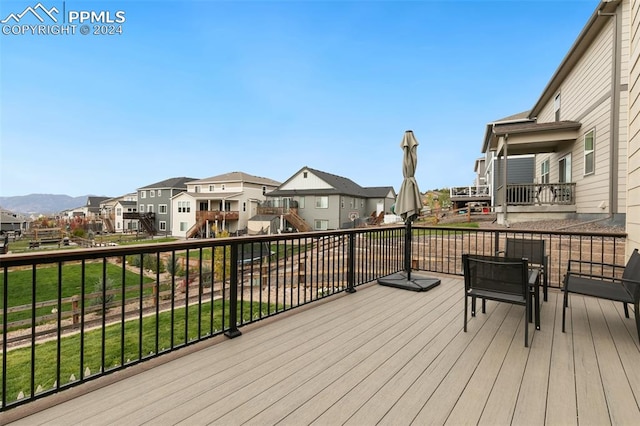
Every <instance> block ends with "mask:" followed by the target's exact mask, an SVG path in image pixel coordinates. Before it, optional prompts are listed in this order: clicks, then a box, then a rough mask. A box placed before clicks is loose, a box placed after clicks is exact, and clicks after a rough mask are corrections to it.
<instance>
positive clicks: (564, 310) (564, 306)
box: [562, 284, 569, 333]
mask: <svg viewBox="0 0 640 426" xmlns="http://www.w3.org/2000/svg"><path fill="white" fill-rule="evenodd" d="M568 305H569V292H568V291H567V285H566V284H565V285H564V300H563V302H562V332H563V333H564V320H565V318H566V316H567V306H568Z"/></svg>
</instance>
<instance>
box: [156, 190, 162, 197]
mask: <svg viewBox="0 0 640 426" xmlns="http://www.w3.org/2000/svg"><path fill="white" fill-rule="evenodd" d="M157 195H158V197H162V189H158V191H157Z"/></svg>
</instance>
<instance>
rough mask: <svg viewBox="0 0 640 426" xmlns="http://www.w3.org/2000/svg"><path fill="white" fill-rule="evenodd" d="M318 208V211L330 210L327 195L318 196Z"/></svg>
mask: <svg viewBox="0 0 640 426" xmlns="http://www.w3.org/2000/svg"><path fill="white" fill-rule="evenodd" d="M316 208H317V209H328V208H329V197H328V196H326V195H318V196H316Z"/></svg>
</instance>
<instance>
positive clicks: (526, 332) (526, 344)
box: [523, 297, 531, 348]
mask: <svg viewBox="0 0 640 426" xmlns="http://www.w3.org/2000/svg"><path fill="white" fill-rule="evenodd" d="M525 310H526V318H525V319H524V321H523V322H524V347H525V348H528V347H529V321H527V318H529V317H530V316H531V298H530V297H527V302H526V305H525Z"/></svg>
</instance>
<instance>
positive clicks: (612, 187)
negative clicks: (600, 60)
mask: <svg viewBox="0 0 640 426" xmlns="http://www.w3.org/2000/svg"><path fill="white" fill-rule="evenodd" d="M619 10H620V8H618V9H617V10H616V12H614V13H603V12H602V11H598V16H609V17H612V18H613V34H612V42H611V44H612V46H611V49H612V52H613V58H612V61H611V76H612V77H611V114H610V121H609V127H610V135H611V136H610V140H609V170H610V173H609V215H614V214H617V213H618V166H619V165H618V163H619V162H618V148H619V145H620V140H619V138H620V129H619V126H620V67H619V66H618V63H619V62H620V61H621V56H622V49H621V46H620V43H619V41H618V40H619V38H620V32H621V28H620V26H619V25H618V11H619Z"/></svg>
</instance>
